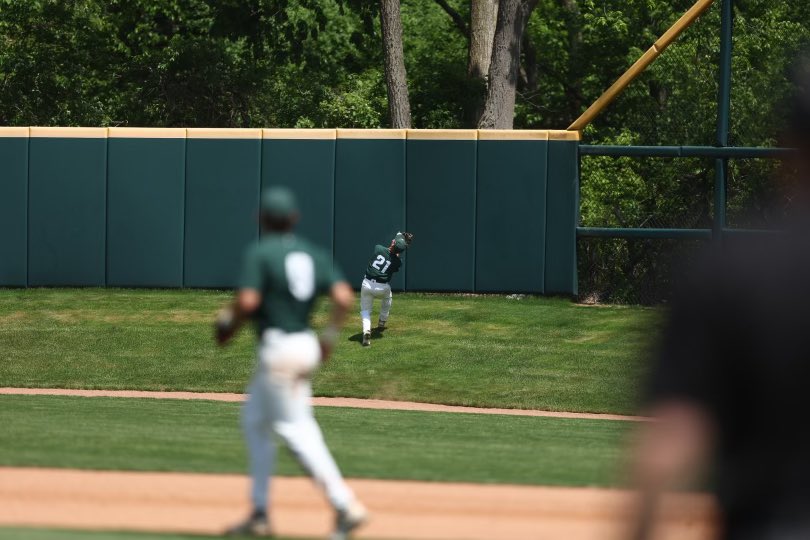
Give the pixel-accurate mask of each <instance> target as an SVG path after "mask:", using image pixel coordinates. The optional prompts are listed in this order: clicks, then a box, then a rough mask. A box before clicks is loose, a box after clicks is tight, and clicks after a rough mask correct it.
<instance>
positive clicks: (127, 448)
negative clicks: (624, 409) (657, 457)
mask: <svg viewBox="0 0 810 540" xmlns="http://www.w3.org/2000/svg"><path fill="white" fill-rule="evenodd" d="M238 412H239V406H238V404H235V403H222V402H211V401H179V400H154V399H116V398H78V397H57V396H0V425H2V426H3V437H1V438H0V465H3V466H41V467H65V468H79V469H104V470H140V471H183V472H202V473H214V472H217V473H242V472H244V471H245V470H246V466H245V463H246V462H245V450H244V445H243V443H242V439H241V435H240V433H239V430H238ZM317 416H318V420H319V422H320V423H321V425H322V427H323V430H324V433H325V436H326V439H327V441H328V443H329V446H330V448H331V449H332V450H333V452H334V455H335V458H336V459H337V461H338V463H339V464H340V466H341V468H342V470H343V471H344V473H345V474H346V475H347V476H349V477H355V478H382V479H402V480H428V481H457V482H483V483H512V484H538V485H565V486H586V485H596V486H610V485H616V484H617V483H620V482H619V480H620V479H621V474H619V472H620V470H621V469H622V465H621V459H622V455H623V450H624V438H625V436H626V434H627V433H628V431H629V430H630V429H631V428H632V425H631V423H630V422H622V421H608V420H572V419H561V418H538V417H519V416H498V415H476V414H453V413H426V412H413V411H378V410H368V409H344V408H331V407H325V408H319V409H318V410H317ZM278 472H279V474H283V475H297V474H299V473H300V471H299V469H298V467H297V465H295V464H294V463H293V461H292V460H291V458H290V457H289V456H287V454H286V452H281V453H280V462H279V468H278Z"/></svg>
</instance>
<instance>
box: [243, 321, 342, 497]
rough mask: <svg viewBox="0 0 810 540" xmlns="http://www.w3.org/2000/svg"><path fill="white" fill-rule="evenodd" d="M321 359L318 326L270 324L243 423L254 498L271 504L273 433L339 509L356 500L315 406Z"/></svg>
mask: <svg viewBox="0 0 810 540" xmlns="http://www.w3.org/2000/svg"><path fill="white" fill-rule="evenodd" d="M320 360H321V349H320V345H319V343H318V339H317V338H316V337H315V334H314V332H311V331H306V332H298V333H289V334H288V333H286V332H282V331H280V330H273V329H270V330H266V331H265V332H264V335H263V336H262V340H261V343H260V345H259V349H258V366H257V369H256V374H255V375H254V377H253V381H252V382H251V383H250V387H249V389H248V390H249V393H250V395H249V397H248V400H247V403H246V404H245V406H244V408H243V410H242V427H243V429H244V433H245V439H246V441H247V445H248V450H249V453H250V475H251V477H252V480H253V483H252V490H251V500H252V502H253V505H254V507H255V508H257V509H262V510H266V509H267V507H268V491H269V487H270V477H271V476H272V474H273V471H274V468H275V458H276V445H275V441H274V439H273V435H274V434H275V435H277V436H279V437H281V439H282V440H283V441H284V443H285V444H286V445H287V447H288V448H289V449H290V451H291V452H292V454H293V456H295V458H296V459H297V460H298V461H299V463H300V464H301V466H302V467H303V468H304V470H305V471H307V472H308V473H309V474H310V475H311V476H312V478H313V480H314V481H315V482H316V483H317V484H318V486H319V487H320V488H321V489H322V490H323V491H324V492H325V494H326V497H327V499H328V500H329V502H330V503H331V505H332V506H333V507H334V508H335V509H336V510H343V509H345V508H348V506H349V505H350V504H351V503H352V501H353V500H354V495H353V493H352V492H351V490H350V489H349V487H348V486H347V485H346V483H345V482H344V480H343V477H342V476H341V474H340V471H339V470H338V467H337V465H336V464H335V460H334V459H333V458H332V454H331V453H330V452H329V449H328V448H327V447H326V442H325V441H324V439H323V435H322V434H321V430H320V428H319V427H318V423H317V422H316V421H315V417H314V416H313V412H312V403H311V402H312V384H311V377H312V374H313V372H314V371H315V369H316V368H317V367H318V364H319V363H320Z"/></svg>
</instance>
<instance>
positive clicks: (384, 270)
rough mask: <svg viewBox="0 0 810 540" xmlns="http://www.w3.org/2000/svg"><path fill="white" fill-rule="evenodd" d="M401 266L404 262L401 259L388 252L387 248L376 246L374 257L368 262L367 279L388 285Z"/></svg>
mask: <svg viewBox="0 0 810 540" xmlns="http://www.w3.org/2000/svg"><path fill="white" fill-rule="evenodd" d="M401 266H402V261H401V260H400V259H399V257H397V256H396V255H394V254H393V253H391V252H390V251H388V248H387V247H385V246H380V245H377V246H374V255H372V256H371V259H369V261H368V268H366V277H367V278H369V279H373V280H374V281H379V282H380V283H388V282H389V281H391V277H392V276H393V275H394V273H395V272H397V271H399V269H400V267H401Z"/></svg>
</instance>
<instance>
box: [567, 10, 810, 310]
mask: <svg viewBox="0 0 810 540" xmlns="http://www.w3.org/2000/svg"><path fill="white" fill-rule="evenodd" d="M675 4H676V5H675V6H673V11H674V12H675V13H678V14H680V13H683V12H685V11H686V10H687V9H688V8H689V7H690V6H691V5H692V0H688V1H683V2H681V1H677V2H675ZM589 5H590V6H591V7H593V8H594V9H599V3H598V2H593V3H591V4H589ZM720 7H721V2H720V0H716V1H715V3H714V5H713V6H711V7H710V8H709V10H708V11H707V12H706V13H704V14H703V15H702V16H701V17H700V18H699V19H698V20H697V21H696V22H695V23H694V24H693V25H692V26H691V27H690V28H688V29H687V30H686V32H685V33H684V34H683V35H682V36H681V37H680V38H679V39H678V41H676V42H675V43H673V44H672V45H671V46H670V47H669V48H667V49H666V51H665V52H664V53H663V55H662V56H661V57H659V58H658V60H656V62H655V63H654V64H653V65H652V66H650V68H648V69H647V71H645V72H644V73H643V74H642V75H641V76H640V77H639V78H638V79H636V80H635V81H634V82H633V83H631V85H630V86H629V87H628V88H627V89H626V90H625V92H623V93H622V94H621V95H620V96H619V97H618V98H617V99H616V101H615V102H614V103H612V104H611V105H610V106H609V107H608V109H606V110H605V112H604V113H603V114H602V115H601V116H600V117H598V118H597V119H596V120H595V121H594V123H593V124H592V125H591V126H589V127H588V128H587V130H586V131H585V133H584V137H583V143H585V144H612V145H623V146H627V145H652V146H660V145H667V146H668V145H672V146H714V145H715V144H716V142H717V135H716V130H717V110H718V106H717V102H718V96H719V61H720V45H721V44H720ZM734 13H735V17H734V37H733V40H732V44H733V50H732V93H731V125H730V127H731V131H730V144H731V145H732V146H753V147H774V146H779V133H780V129H781V126H783V125H784V121H785V118H786V113H787V110H786V108H785V103H786V101H787V97H788V95H789V92H790V83H789V71H790V66H791V64H792V62H793V60H794V59H795V57H796V55H797V54H798V53H799V51H801V50H802V48H803V47H805V46H806V45H807V44H808V43H810V3H804V2H794V1H792V0H736V1H735V7H734ZM675 18H677V17H675ZM673 22H674V20H673V19H672V18H671V17H670V18H668V19H666V20H662V21H658V22H657V23H656V24H653V25H650V26H649V28H647V29H646V31H645V32H640V33H643V34H644V35H648V34H653V35H656V36H657V35H660V34H661V33H663V32H664V31H665V30H666V29H667V28H668V27H669V25H671V24H672V23H673ZM650 43H651V42H644V43H639V49H638V50H636V51H633V54H632V55H630V57H629V58H628V63H627V67H629V65H630V64H631V63H632V61H633V60H634V59H635V58H637V57H638V56H640V55H641V53H642V52H643V48H644V47H646V46H648V45H649V44H650ZM620 74H621V73H620V72H618V73H616V77H618V76H619V75H620ZM581 166H582V172H581V193H580V198H581V207H580V210H581V218H580V225H581V226H586V227H633V228H637V227H650V228H711V226H712V221H713V203H712V201H713V195H714V193H713V185H714V175H715V161H714V160H712V159H692V158H690V159H661V158H629V157H621V158H614V157H594V156H584V157H583V158H582V162H581ZM790 178H791V172H790V171H787V170H785V166H783V164H782V163H780V162H779V161H777V160H771V159H744V160H742V159H741V160H733V159H732V160H730V161H729V174H728V184H727V197H728V203H727V227H732V228H771V227H774V226H777V224H778V222H779V220H780V218H781V216H782V215H783V214H784V211H785V209H786V208H787V207H788V206H789V203H790V201H789V200H787V198H786V197H785V196H784V195H783V190H782V189H780V187H781V186H783V185H784V184H785V183H787V182H786V179H790ZM777 179H778V180H779V181H776V180H777ZM700 245H701V242H696V241H678V240H641V239H639V240H636V239H632V240H625V239H610V238H582V239H580V240H579V242H578V255H579V289H580V297H581V299H582V300H584V301H596V302H614V303H616V302H618V303H641V304H653V303H659V302H663V301H666V299H667V297H668V294H669V291H670V286H671V279H672V272H673V268H675V267H677V266H678V263H679V262H681V261H685V260H689V255H688V254H689V253H690V252H691V251H693V250H694V249H695V248H697V247H699V246H700Z"/></svg>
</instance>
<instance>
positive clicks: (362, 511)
mask: <svg viewBox="0 0 810 540" xmlns="http://www.w3.org/2000/svg"><path fill="white" fill-rule="evenodd" d="M366 521H368V510H366V508H365V507H364V506H363V505H362V504H360V503H359V502H356V501H355V502H353V503H352V504H351V506H349V507H348V508H347V509H345V510H338V512H337V515H336V517H335V532H334V533H332V537H331V540H346V539H347V538H349V535H350V534H351V532H352V531H353V530H355V529H356V528H357V527H359V526H360V525H362V524H363V523H365V522H366Z"/></svg>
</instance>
